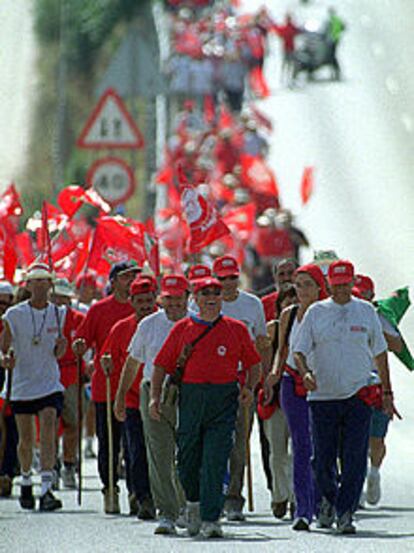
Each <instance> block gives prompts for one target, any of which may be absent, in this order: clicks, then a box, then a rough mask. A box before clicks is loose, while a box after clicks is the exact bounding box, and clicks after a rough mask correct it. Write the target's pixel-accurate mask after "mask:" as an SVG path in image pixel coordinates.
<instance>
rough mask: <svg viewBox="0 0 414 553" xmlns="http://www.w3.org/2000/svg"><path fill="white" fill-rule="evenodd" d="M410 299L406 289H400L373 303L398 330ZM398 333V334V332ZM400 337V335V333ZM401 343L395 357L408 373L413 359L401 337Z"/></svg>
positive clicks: (412, 369) (412, 368)
mask: <svg viewBox="0 0 414 553" xmlns="http://www.w3.org/2000/svg"><path fill="white" fill-rule="evenodd" d="M410 303H411V302H410V298H409V296H408V287H407V286H406V287H405V288H400V289H398V290H396V291H395V292H394V293H393V294H392V296H390V297H389V298H386V299H385V300H378V301H376V302H375V305H376V307H377V310H378V312H379V313H381V315H382V316H383V317H385V319H387V321H388V322H390V323H391V324H392V326H393V327H394V328H396V329H397V330H398V324H399V322H400V321H401V319H402V318H403V315H404V314H405V312H406V311H407V309H408V308H409V306H410ZM398 332H400V331H399V330H398ZM400 336H401V333H400ZM401 339H402V341H403V348H402V350H401V351H400V352H399V353H396V354H395V355H396V356H397V357H398V359H399V360H400V361H401V362H402V363H403V364H404V365H405V366H406V367H407V369H408V370H409V371H414V358H413V356H412V355H411V353H410V350H409V349H408V346H407V344H406V343H405V340H404V338H403V337H402V336H401Z"/></svg>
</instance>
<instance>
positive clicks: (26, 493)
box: [19, 486, 35, 509]
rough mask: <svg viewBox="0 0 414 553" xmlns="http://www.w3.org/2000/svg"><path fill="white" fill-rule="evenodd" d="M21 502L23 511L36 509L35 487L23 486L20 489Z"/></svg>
mask: <svg viewBox="0 0 414 553" xmlns="http://www.w3.org/2000/svg"><path fill="white" fill-rule="evenodd" d="M19 502H20V507H21V508H22V509H34V508H35V499H34V497H33V486H21V487H20V497H19Z"/></svg>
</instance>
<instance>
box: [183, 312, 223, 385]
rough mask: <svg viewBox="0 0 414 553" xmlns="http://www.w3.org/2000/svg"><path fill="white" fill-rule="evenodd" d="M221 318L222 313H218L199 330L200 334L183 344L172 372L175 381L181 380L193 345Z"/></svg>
mask: <svg viewBox="0 0 414 553" xmlns="http://www.w3.org/2000/svg"><path fill="white" fill-rule="evenodd" d="M221 319H222V315H219V316H218V317H217V319H216V320H215V321H214V322H213V323H212V324H211V325H209V326H208V327H207V328H206V329H205V330H203V332H201V334H199V335H198V336H197V338H196V339H195V340H193V341H192V342H190V343H189V344H187V345H185V346H184V349H183V351H182V352H181V354H180V357H179V358H178V361H177V369H176V371H175V373H174V379H175V381H176V382H177V383H179V382H181V380H182V379H183V376H184V370H185V366H186V364H187V362H188V360H189V359H190V357H191V354H192V353H193V350H194V348H195V346H196V345H197V344H198V343H199V342H200V341H201V340H202V339H203V338H205V337H206V336H207V334H208V333H209V332H211V331H212V330H213V328H214V327H215V326H216V325H217V324H218V323H219V322H220V321H221Z"/></svg>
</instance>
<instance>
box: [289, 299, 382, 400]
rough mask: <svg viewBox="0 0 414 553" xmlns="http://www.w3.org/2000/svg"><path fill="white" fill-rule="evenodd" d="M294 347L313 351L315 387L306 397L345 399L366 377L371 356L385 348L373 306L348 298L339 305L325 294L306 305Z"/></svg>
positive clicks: (299, 350) (368, 374) (301, 350)
mask: <svg viewBox="0 0 414 553" xmlns="http://www.w3.org/2000/svg"><path fill="white" fill-rule="evenodd" d="M294 351H295V352H300V353H302V354H303V355H305V356H306V357H308V356H310V355H311V354H312V353H313V367H312V370H313V371H314V374H315V378H316V383H317V387H318V388H317V390H315V391H313V392H309V393H308V399H309V400H332V399H346V398H348V397H351V396H353V395H354V394H355V393H356V392H357V391H358V390H359V389H360V388H362V387H363V386H366V385H367V384H368V382H369V381H370V376H371V371H372V358H373V357H376V356H377V355H379V354H380V353H382V352H384V351H387V343H386V341H385V339H384V335H383V332H382V328H381V324H380V321H379V318H378V315H377V313H376V312H375V309H374V307H373V306H372V305H371V304H370V303H368V302H366V301H363V300H360V299H358V298H352V299H351V300H350V301H349V302H348V303H346V304H345V305H340V304H338V303H336V302H334V301H333V299H332V298H328V299H326V300H323V301H319V302H316V303H314V304H313V305H311V306H310V307H309V309H308V310H307V312H306V313H305V316H304V318H303V320H302V323H301V325H300V332H299V333H298V336H297V340H295V344H294Z"/></svg>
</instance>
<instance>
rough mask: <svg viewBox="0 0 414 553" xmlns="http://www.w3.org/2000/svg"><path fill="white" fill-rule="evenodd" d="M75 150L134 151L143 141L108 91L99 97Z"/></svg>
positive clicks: (114, 94) (125, 112) (111, 93)
mask: <svg viewBox="0 0 414 553" xmlns="http://www.w3.org/2000/svg"><path fill="white" fill-rule="evenodd" d="M76 144H77V146H78V148H84V149H89V150H102V149H112V148H113V149H135V148H142V147H143V146H144V138H143V136H142V134H141V131H140V130H139V129H138V127H137V125H136V123H135V121H134V120H133V119H132V117H131V115H130V113H129V112H128V110H127V108H126V106H125V104H124V102H123V101H122V99H121V97H120V96H119V95H118V94H117V93H116V91H115V90H114V89H112V88H108V90H106V92H104V94H103V95H102V96H101V98H100V99H99V102H98V103H97V105H96V107H95V109H94V110H93V112H92V114H91V116H90V117H89V119H88V121H87V122H86V125H85V127H84V129H83V130H82V132H81V134H80V136H79V138H78V141H77V143H76Z"/></svg>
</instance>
